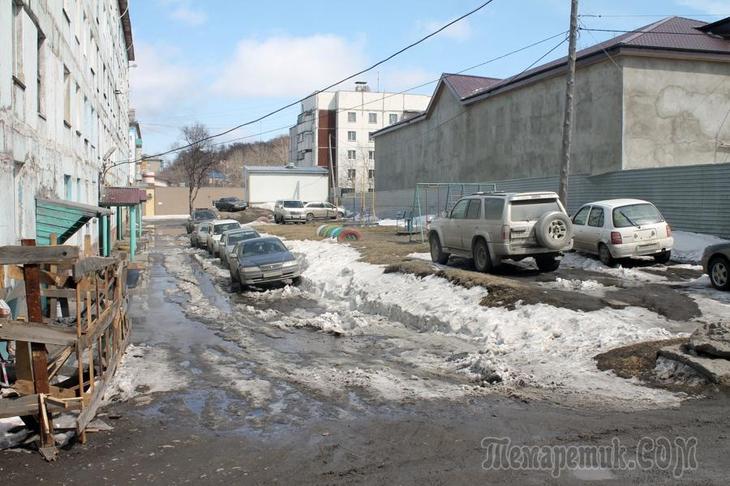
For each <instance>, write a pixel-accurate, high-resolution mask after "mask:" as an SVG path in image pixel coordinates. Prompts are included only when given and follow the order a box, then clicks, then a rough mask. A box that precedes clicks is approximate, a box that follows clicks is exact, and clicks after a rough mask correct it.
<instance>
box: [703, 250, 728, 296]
mask: <svg viewBox="0 0 730 486" xmlns="http://www.w3.org/2000/svg"><path fill="white" fill-rule="evenodd" d="M707 273H708V274H709V275H710V283H712V286H713V287H715V288H716V289H718V290H730V275H729V274H730V263H729V262H728V261H727V259H725V258H723V257H720V256H717V257H714V258H713V259H712V260H710V264H709V265H707Z"/></svg>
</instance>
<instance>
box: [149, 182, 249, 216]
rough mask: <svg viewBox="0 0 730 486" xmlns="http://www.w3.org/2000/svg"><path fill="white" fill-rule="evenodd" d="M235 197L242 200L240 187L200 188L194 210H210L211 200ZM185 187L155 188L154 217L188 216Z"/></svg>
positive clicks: (186, 190)
mask: <svg viewBox="0 0 730 486" xmlns="http://www.w3.org/2000/svg"><path fill="white" fill-rule="evenodd" d="M229 196H230V197H232V196H236V197H239V198H241V199H243V188H242V187H201V188H200V191H199V192H198V197H197V198H196V199H195V201H194V202H193V207H195V208H212V207H213V200H215V199H220V198H222V197H229ZM188 212H189V211H188V188H187V187H156V188H155V215H156V216H159V215H168V214H188Z"/></svg>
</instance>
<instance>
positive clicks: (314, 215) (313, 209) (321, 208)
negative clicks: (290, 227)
mask: <svg viewBox="0 0 730 486" xmlns="http://www.w3.org/2000/svg"><path fill="white" fill-rule="evenodd" d="M304 214H305V218H306V219H307V221H312V220H313V219H325V218H327V219H334V218H342V217H344V216H345V212H344V211H342V210H340V208H338V207H337V206H335V205H334V204H332V203H328V202H321V201H318V202H308V203H306V204H304Z"/></svg>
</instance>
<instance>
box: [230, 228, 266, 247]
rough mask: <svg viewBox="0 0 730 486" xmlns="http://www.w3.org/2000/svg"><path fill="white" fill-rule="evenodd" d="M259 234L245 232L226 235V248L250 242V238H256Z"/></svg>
mask: <svg viewBox="0 0 730 486" xmlns="http://www.w3.org/2000/svg"><path fill="white" fill-rule="evenodd" d="M258 237H259V234H258V233H256V232H255V231H246V232H243V233H233V234H232V235H228V243H227V244H228V246H233V245H235V244H236V243H238V242H239V241H244V240H250V239H251V238H258Z"/></svg>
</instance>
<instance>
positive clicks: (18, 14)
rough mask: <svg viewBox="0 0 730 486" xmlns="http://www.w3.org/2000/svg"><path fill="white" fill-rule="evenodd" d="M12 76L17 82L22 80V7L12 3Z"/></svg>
mask: <svg viewBox="0 0 730 486" xmlns="http://www.w3.org/2000/svg"><path fill="white" fill-rule="evenodd" d="M12 35H13V76H14V77H15V79H16V80H17V81H20V82H21V83H25V80H24V79H23V6H22V5H19V4H16V3H15V2H13V33H12Z"/></svg>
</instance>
